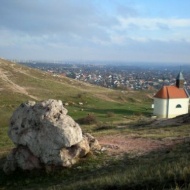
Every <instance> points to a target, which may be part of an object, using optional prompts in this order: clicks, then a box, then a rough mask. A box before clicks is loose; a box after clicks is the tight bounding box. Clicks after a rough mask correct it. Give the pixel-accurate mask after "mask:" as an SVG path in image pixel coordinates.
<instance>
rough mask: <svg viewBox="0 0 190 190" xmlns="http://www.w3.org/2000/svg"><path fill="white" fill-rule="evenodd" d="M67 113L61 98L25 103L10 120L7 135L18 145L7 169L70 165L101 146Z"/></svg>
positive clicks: (11, 155) (7, 170)
mask: <svg viewBox="0 0 190 190" xmlns="http://www.w3.org/2000/svg"><path fill="white" fill-rule="evenodd" d="M67 112H68V111H67V109H65V108H64V107H63V104H62V101H60V100H53V99H49V100H46V101H43V102H39V103H36V102H34V101H29V102H26V103H22V104H21V105H20V106H19V107H18V108H17V109H16V110H15V112H14V113H13V115H12V117H11V119H10V126H9V131H8V135H9V137H10V138H11V140H12V141H13V142H14V144H15V145H16V148H15V149H13V150H12V151H11V153H10V154H9V155H8V157H7V161H6V163H5V165H4V171H5V172H6V173H9V172H11V171H14V170H15V169H16V168H21V169H23V170H31V169H35V168H41V167H42V166H45V167H46V168H48V166H52V165H53V166H63V167H70V166H72V165H73V164H75V163H76V162H77V161H78V159H79V158H81V157H84V156H85V155H86V154H88V152H89V151H91V150H95V149H96V148H99V147H100V145H99V143H98V141H97V140H96V139H95V138H94V137H93V136H91V135H90V134H84V135H83V134H82V130H81V128H80V126H79V125H78V123H76V122H75V121H74V120H73V119H72V118H71V117H70V116H69V115H67Z"/></svg>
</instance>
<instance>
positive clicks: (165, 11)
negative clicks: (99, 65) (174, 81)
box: [0, 0, 190, 63]
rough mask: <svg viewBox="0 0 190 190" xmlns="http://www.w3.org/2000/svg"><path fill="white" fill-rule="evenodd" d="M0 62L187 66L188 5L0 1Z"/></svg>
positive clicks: (189, 0) (153, 0) (176, 0)
mask: <svg viewBox="0 0 190 190" xmlns="http://www.w3.org/2000/svg"><path fill="white" fill-rule="evenodd" d="M0 57H4V58H10V59H36V60H37V59H38V60H39V59H42V60H108V61H109V60H110V61H126V62H130V61H142V62H145V61H149V62H179V63H182V62H187V63H190V0H1V6H0Z"/></svg>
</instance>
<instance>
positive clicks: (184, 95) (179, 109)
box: [153, 71, 189, 118]
mask: <svg viewBox="0 0 190 190" xmlns="http://www.w3.org/2000/svg"><path fill="white" fill-rule="evenodd" d="M184 82H185V80H184V77H183V74H182V72H181V71H180V72H179V74H178V76H177V78H176V84H175V85H174V86H163V87H162V88H161V89H160V90H159V91H158V92H157V93H156V95H155V96H154V112H153V115H155V116H157V117H159V118H173V117H176V116H178V115H183V114H187V113H188V110H189V94H188V92H187V90H186V89H185V87H184Z"/></svg>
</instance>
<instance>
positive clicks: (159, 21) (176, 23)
mask: <svg viewBox="0 0 190 190" xmlns="http://www.w3.org/2000/svg"><path fill="white" fill-rule="evenodd" d="M118 20H119V22H120V27H119V28H117V29H122V30H123V29H127V28H131V27H137V28H139V29H145V30H158V29H164V28H165V29H167V28H168V29H175V28H190V19H173V18H171V19H163V18H123V17H119V18H118Z"/></svg>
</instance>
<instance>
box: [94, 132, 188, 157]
mask: <svg viewBox="0 0 190 190" xmlns="http://www.w3.org/2000/svg"><path fill="white" fill-rule="evenodd" d="M97 139H98V141H99V143H100V144H101V146H102V147H103V149H105V150H106V151H107V152H108V154H110V155H123V154H125V153H132V154H135V155H136V156H138V155H143V154H147V153H149V152H151V151H155V150H162V149H168V148H172V147H173V146H174V145H175V144H178V143H181V142H184V141H185V140H186V141H187V140H188V141H190V139H189V138H188V139H184V138H180V139H163V140H153V139H147V138H134V137H127V136H125V135H110V136H103V137H99V138H97Z"/></svg>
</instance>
